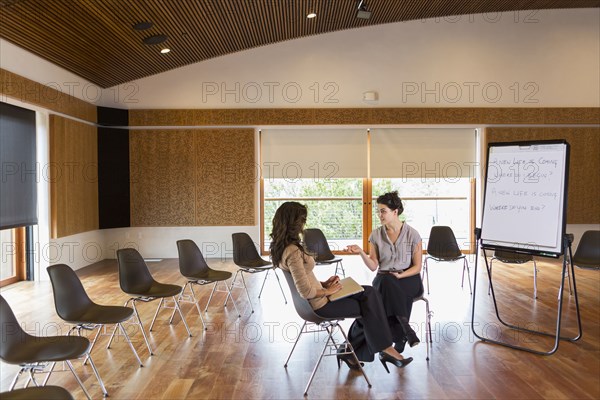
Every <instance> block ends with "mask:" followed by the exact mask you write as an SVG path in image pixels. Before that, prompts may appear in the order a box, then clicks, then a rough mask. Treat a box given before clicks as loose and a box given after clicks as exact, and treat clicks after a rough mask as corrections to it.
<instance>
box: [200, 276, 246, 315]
mask: <svg viewBox="0 0 600 400" xmlns="http://www.w3.org/2000/svg"><path fill="white" fill-rule="evenodd" d="M223 284H224V285H225V287H226V288H227V297H231V302H232V303H233V306H234V307H235V311H236V312H237V313H238V318H241V317H242V314H241V313H240V310H238V308H237V304H235V300H234V298H233V294H231V288H230V287H229V286H228V285H227V281H223ZM225 301H227V298H225ZM206 307H208V304H207V305H206Z"/></svg>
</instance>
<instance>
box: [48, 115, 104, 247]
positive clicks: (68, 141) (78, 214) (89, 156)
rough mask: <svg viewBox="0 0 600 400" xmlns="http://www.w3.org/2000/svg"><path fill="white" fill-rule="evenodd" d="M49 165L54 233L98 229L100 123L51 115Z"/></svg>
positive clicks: (57, 236) (53, 235) (67, 234)
mask: <svg viewBox="0 0 600 400" xmlns="http://www.w3.org/2000/svg"><path fill="white" fill-rule="evenodd" d="M45 169H46V171H47V172H49V178H50V204H51V211H50V234H51V237H52V238H53V239H56V238H60V237H64V236H69V235H74V234H76V233H81V232H87V231H92V230H96V229H98V227H99V226H98V137H97V131H96V127H95V126H91V125H87V124H84V123H82V122H78V121H74V120H70V119H67V118H64V117H60V116H57V115H50V165H49V166H48V168H45ZM42 176H47V174H42Z"/></svg>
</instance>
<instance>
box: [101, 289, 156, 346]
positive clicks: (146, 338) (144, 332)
mask: <svg viewBox="0 0 600 400" xmlns="http://www.w3.org/2000/svg"><path fill="white" fill-rule="evenodd" d="M126 304H127V303H126ZM132 304H133V312H134V314H135V317H136V318H137V321H138V322H137V323H138V325H139V326H140V330H141V331H142V335H143V336H144V341H145V342H146V347H148V352H149V353H150V355H151V356H152V355H154V353H153V352H152V348H151V347H150V343H149V342H148V337H147V336H146V331H144V325H143V324H142V320H141V318H140V314H139V313H138V310H137V307H136V306H135V299H133V303H132ZM113 335H114V332H113ZM111 341H112V337H111Z"/></svg>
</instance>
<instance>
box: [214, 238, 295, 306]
mask: <svg viewBox="0 0 600 400" xmlns="http://www.w3.org/2000/svg"><path fill="white" fill-rule="evenodd" d="M231 239H232V241H233V262H234V263H235V265H237V266H238V270H237V272H236V273H235V275H234V277H233V281H232V282H231V287H233V286H234V284H235V282H236V281H237V277H238V275H240V277H241V278H242V287H243V288H244V290H245V291H246V297H248V302H249V303H250V309H251V310H252V312H254V308H253V307H252V301H251V300H250V295H249V294H248V287H247V286H246V281H245V280H244V275H243V273H244V272H245V273H247V274H256V273H259V272H266V275H265V279H264V280H263V283H262V286H261V288H260V293H258V298H259V299H260V295H261V294H262V291H263V289H264V287H265V282H266V281H267V277H268V276H269V272H270V271H271V270H272V271H273V273H274V274H275V278H277V283H278V284H279V289H280V290H281V294H282V295H283V300H284V301H285V304H287V299H286V298H285V293H283V288H282V287H281V281H280V280H279V276H278V275H277V270H276V269H275V267H274V266H273V264H271V263H270V262H269V261H266V260H264V259H263V258H262V257H261V256H260V255H259V254H258V251H257V250H256V246H255V245H254V242H253V241H252V238H250V236H249V235H248V234H247V233H245V232H238V233H234V234H232V235H231ZM225 304H227V299H226V300H225Z"/></svg>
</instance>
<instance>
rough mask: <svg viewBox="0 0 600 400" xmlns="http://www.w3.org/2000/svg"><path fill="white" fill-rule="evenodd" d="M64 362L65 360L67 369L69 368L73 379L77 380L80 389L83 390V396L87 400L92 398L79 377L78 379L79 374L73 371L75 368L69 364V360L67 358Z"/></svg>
mask: <svg viewBox="0 0 600 400" xmlns="http://www.w3.org/2000/svg"><path fill="white" fill-rule="evenodd" d="M66 362H67V365H68V366H69V369H70V370H71V373H72V374H73V376H74V377H75V380H76V381H77V383H79V386H81V389H82V390H83V393H84V394H85V397H87V398H88V400H92V398H91V397H90V394H89V393H88V391H87V389H86V388H85V386H83V382H81V379H79V376H77V374H76V373H75V369H74V368H73V364H71V361H69V360H67V361H66ZM90 364H91V362H90Z"/></svg>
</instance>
